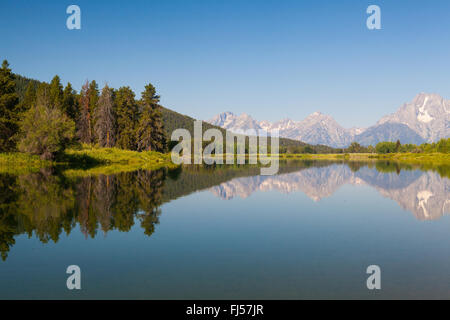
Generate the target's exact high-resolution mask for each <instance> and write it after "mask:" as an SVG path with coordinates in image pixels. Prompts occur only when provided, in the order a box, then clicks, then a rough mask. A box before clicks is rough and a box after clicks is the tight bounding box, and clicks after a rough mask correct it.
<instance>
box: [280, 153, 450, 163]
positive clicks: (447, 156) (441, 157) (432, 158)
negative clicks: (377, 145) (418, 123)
mask: <svg viewBox="0 0 450 320" xmlns="http://www.w3.org/2000/svg"><path fill="white" fill-rule="evenodd" d="M280 158H281V159H317V160H355V161H376V160H392V161H400V162H402V161H405V162H434V163H447V164H450V153H439V152H436V153H388V154H376V153H346V154H342V153H341V154H280Z"/></svg>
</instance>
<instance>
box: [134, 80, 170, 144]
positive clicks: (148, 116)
mask: <svg viewBox="0 0 450 320" xmlns="http://www.w3.org/2000/svg"><path fill="white" fill-rule="evenodd" d="M159 99H160V97H159V96H158V95H156V89H155V87H154V86H153V85H152V84H148V85H146V86H145V90H144V92H142V98H141V105H142V115H141V119H140V121H139V126H138V129H137V132H136V135H137V149H138V150H139V151H143V150H149V151H150V150H154V151H159V152H165V151H166V147H167V146H166V136H165V132H164V126H163V120H162V114H161V107H160V106H159V104H158V103H159Z"/></svg>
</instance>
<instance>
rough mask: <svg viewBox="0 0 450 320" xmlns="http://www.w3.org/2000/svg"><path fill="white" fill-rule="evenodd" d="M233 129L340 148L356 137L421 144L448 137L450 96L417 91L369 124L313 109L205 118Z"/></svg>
mask: <svg viewBox="0 0 450 320" xmlns="http://www.w3.org/2000/svg"><path fill="white" fill-rule="evenodd" d="M207 122H208V123H210V124H212V125H215V126H219V127H222V128H224V129H227V130H230V131H232V132H235V133H249V132H255V134H260V135H261V134H266V133H267V132H270V131H272V130H278V132H279V135H280V137H284V138H289V139H294V140H299V141H303V142H305V143H309V144H316V145H317V144H320V145H327V146H331V147H337V148H342V147H346V146H348V145H349V144H350V143H351V142H353V141H355V142H358V143H360V144H361V145H365V146H367V145H375V144H377V143H378V142H380V141H394V142H395V141H397V140H400V142H401V143H403V144H405V143H414V144H421V143H424V142H435V141H438V140H439V139H441V138H448V137H450V100H445V99H443V98H442V97H441V96H440V95H438V94H427V93H420V94H418V95H417V96H416V97H415V98H414V99H413V100H412V101H411V102H409V103H405V104H403V105H402V106H401V107H400V108H399V109H398V110H397V111H396V112H395V113H392V114H389V115H386V116H384V117H382V118H381V119H380V120H379V121H378V122H377V123H375V124H374V125H373V126H371V127H368V128H358V127H355V128H350V129H346V128H344V127H342V126H341V125H340V124H339V123H338V122H337V121H336V120H334V119H333V117H331V116H329V115H326V114H322V113H321V112H314V113H312V114H310V115H309V116H308V117H306V118H305V119H303V120H301V121H295V120H292V119H283V120H279V121H276V122H270V121H266V120H264V121H257V120H255V119H254V118H252V117H251V116H250V115H248V114H246V113H243V114H241V115H239V116H238V115H236V114H234V113H232V112H224V113H221V114H219V115H217V116H215V117H214V118H212V119H210V120H208V121H207Z"/></svg>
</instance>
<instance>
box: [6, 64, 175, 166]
mask: <svg viewBox="0 0 450 320" xmlns="http://www.w3.org/2000/svg"><path fill="white" fill-rule="evenodd" d="M159 100H160V97H159V96H158V95H157V93H156V89H155V87H154V86H153V85H152V84H151V83H148V84H147V85H146V86H145V89H144V91H143V92H142V93H141V98H140V99H136V95H135V93H134V92H133V90H131V88H130V87H129V86H123V87H120V88H119V89H114V88H110V87H109V86H108V85H105V86H104V87H103V88H102V89H99V86H98V84H97V82H96V81H95V80H93V81H86V82H85V83H84V84H83V86H82V88H81V90H80V92H79V93H77V92H76V91H75V90H74V89H73V87H72V84H71V83H70V82H68V83H67V85H66V86H65V87H63V85H62V84H61V80H60V78H59V76H57V75H55V76H54V77H53V79H52V80H51V81H50V83H47V82H40V81H36V80H30V79H27V78H24V77H22V76H17V75H15V74H13V73H12V70H11V69H10V68H9V64H8V62H7V61H6V60H5V61H3V63H2V67H1V69H0V152H14V151H19V152H24V153H29V154H33V155H39V156H40V157H41V158H42V159H46V160H53V159H55V158H57V157H58V156H61V154H62V153H63V152H64V150H65V149H66V148H67V147H69V146H73V145H76V144H91V145H97V146H98V147H101V148H103V147H106V148H112V147H118V148H121V149H125V150H135V151H157V152H166V151H167V138H166V133H165V131H164V124H163V118H162V112H161V106H160V105H159Z"/></svg>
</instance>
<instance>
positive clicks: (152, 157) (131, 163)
mask: <svg viewBox="0 0 450 320" xmlns="http://www.w3.org/2000/svg"><path fill="white" fill-rule="evenodd" d="M52 166H59V167H62V168H64V170H65V172H67V173H68V174H71V175H75V174H79V175H82V174H84V175H87V174H99V173H105V174H107V173H108V174H111V173H115V172H123V171H134V170H137V169H148V170H151V169H158V168H161V167H175V165H174V164H173V163H172V162H171V160H170V154H162V153H159V152H154V151H145V152H136V151H129V150H122V149H118V148H96V147H92V146H87V145H84V146H82V147H81V148H77V149H67V150H66V151H65V153H64V154H63V155H62V156H61V157H60V158H59V159H58V160H56V161H45V160H41V159H40V158H39V157H38V156H33V155H29V154H25V153H0V173H2V172H7V173H19V174H20V173H27V172H35V171H38V170H40V169H42V168H46V167H52Z"/></svg>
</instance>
